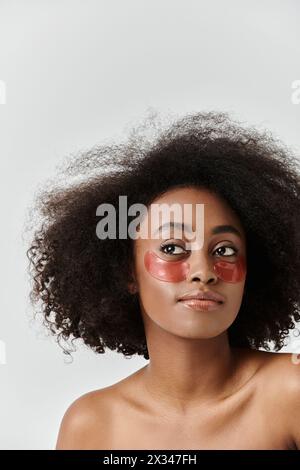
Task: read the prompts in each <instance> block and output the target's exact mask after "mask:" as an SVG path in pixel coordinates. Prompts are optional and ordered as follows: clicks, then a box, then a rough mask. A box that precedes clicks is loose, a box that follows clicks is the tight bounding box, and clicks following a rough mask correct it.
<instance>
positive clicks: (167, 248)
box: [160, 243, 186, 255]
mask: <svg viewBox="0 0 300 470" xmlns="http://www.w3.org/2000/svg"><path fill="white" fill-rule="evenodd" d="M177 248H178V249H179V252H178V251H177V252H176V249H177ZM160 251H162V252H163V253H164V254H165V255H182V254H184V253H186V250H185V249H184V248H182V246H180V245H177V244H176V243H168V244H166V245H162V246H161V247H160Z"/></svg>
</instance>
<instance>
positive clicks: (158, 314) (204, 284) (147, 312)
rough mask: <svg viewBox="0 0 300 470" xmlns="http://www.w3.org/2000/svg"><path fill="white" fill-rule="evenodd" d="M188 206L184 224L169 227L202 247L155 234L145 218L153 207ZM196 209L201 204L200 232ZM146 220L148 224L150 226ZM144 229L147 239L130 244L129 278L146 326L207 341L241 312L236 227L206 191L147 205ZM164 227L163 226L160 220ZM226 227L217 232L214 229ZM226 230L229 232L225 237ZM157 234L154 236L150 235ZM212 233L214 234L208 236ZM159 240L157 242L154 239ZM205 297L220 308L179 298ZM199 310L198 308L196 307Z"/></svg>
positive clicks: (240, 248) (241, 254)
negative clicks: (198, 238)
mask: <svg viewBox="0 0 300 470" xmlns="http://www.w3.org/2000/svg"><path fill="white" fill-rule="evenodd" d="M174 203H176V204H179V205H180V206H181V207H182V211H183V210H185V209H184V204H188V205H190V206H189V207H190V208H191V209H192V210H191V212H187V213H185V216H184V219H182V218H180V217H179V220H177V218H178V214H173V216H171V217H170V218H169V220H171V221H172V222H175V223H176V222H180V223H182V222H184V224H185V225H186V226H190V227H192V230H193V231H194V233H197V235H196V236H198V235H199V228H200V232H201V234H202V235H201V237H202V240H203V244H202V245H201V243H200V244H199V243H198V244H189V242H190V240H189V239H188V238H186V235H185V233H184V232H183V233H182V235H181V236H180V237H178V231H174V230H175V229H174V228H172V224H171V228H170V227H169V234H168V233H166V230H168V227H166V226H165V228H164V229H159V227H160V226H161V225H162V223H161V220H155V221H153V217H151V214H152V215H153V212H152V206H153V204H159V205H160V204H168V205H170V206H171V205H172V204H174ZM196 204H197V205H199V204H203V205H204V206H203V207H204V216H203V220H202V221H201V222H202V223H201V227H199V223H197V230H196V221H197V219H196ZM150 219H151V222H150ZM144 224H148V227H151V233H150V235H149V232H147V233H148V235H149V236H148V238H138V239H136V240H135V241H134V262H135V265H134V270H135V272H134V276H135V280H136V286H137V290H138V296H139V302H140V307H141V312H142V315H143V318H144V320H146V323H147V324H149V321H150V322H151V321H152V322H154V323H155V324H156V325H157V326H159V327H161V328H162V329H164V330H166V331H168V332H170V333H172V334H174V335H179V336H181V337H186V338H212V337H215V336H218V335H220V334H221V333H223V332H224V331H225V330H227V329H228V327H229V326H230V325H231V324H232V323H233V321H234V320H235V318H236V316H237V314H238V311H239V309H240V306H241V302H242V297H243V291H244V285H245V278H246V239H245V234H244V231H243V228H242V226H241V223H240V221H239V219H238V217H237V216H236V214H235V213H234V212H233V211H232V209H231V208H230V207H229V205H228V204H227V203H226V201H224V200H223V199H221V198H220V197H218V196H217V195H215V194H214V193H212V192H210V191H209V190H207V189H198V188H191V187H186V188H174V189H172V190H169V191H168V192H166V193H165V194H163V195H162V196H160V197H158V198H157V199H156V200H155V201H153V202H152V204H151V207H149V208H148V213H147V216H146V217H145V218H144V219H143V221H142V223H141V226H140V228H142V227H143V226H144ZM164 224H165V220H164ZM219 226H227V227H225V228H224V229H220V228H219V230H218V231H217V230H216V227H219ZM228 226H232V227H233V230H234V229H236V230H235V231H233V232H231V231H230V228H228ZM156 230H158V234H156V235H155V236H153V234H155V231H156ZM214 232H215V233H214ZM157 237H159V238H157ZM207 291H210V292H212V293H216V294H219V295H220V296H222V298H223V303H216V302H214V303H207V302H206V303H205V302H201V303H200V304H199V302H196V304H195V303H194V304H193V303H189V304H187V303H184V302H183V301H182V300H179V299H180V298H181V297H182V296H186V295H189V294H195V293H203V292H204V293H205V292H207ZM199 305H200V306H199Z"/></svg>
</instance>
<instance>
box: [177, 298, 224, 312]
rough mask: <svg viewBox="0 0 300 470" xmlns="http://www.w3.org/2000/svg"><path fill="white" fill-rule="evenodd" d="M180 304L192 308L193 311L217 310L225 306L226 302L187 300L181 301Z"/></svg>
mask: <svg viewBox="0 0 300 470" xmlns="http://www.w3.org/2000/svg"><path fill="white" fill-rule="evenodd" d="M179 302H180V303H181V304H182V305H183V306H184V307H187V308H191V309H193V310H216V309H218V308H220V306H221V305H223V303H224V302H221V301H215V300H208V299H186V300H179Z"/></svg>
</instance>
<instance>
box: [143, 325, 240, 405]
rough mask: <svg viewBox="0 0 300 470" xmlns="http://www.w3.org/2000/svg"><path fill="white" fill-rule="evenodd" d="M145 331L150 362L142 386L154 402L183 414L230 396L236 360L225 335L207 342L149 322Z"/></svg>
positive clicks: (145, 370) (145, 369)
mask: <svg viewBox="0 0 300 470" xmlns="http://www.w3.org/2000/svg"><path fill="white" fill-rule="evenodd" d="M149 326H150V325H149ZM146 332H147V333H146V337H147V347H148V351H149V358H150V362H149V364H148V365H147V366H146V367H145V368H144V384H145V387H146V389H147V391H148V392H149V393H150V394H151V396H152V397H153V398H154V399H156V400H158V401H159V402H160V403H162V404H163V405H164V406H166V407H170V408H172V409H174V410H176V411H179V412H186V411H188V410H190V409H192V408H193V406H194V405H199V403H207V402H213V401H218V400H221V399H222V398H224V397H225V396H226V395H228V394H229V390H230V388H232V382H233V375H234V374H233V373H234V371H235V369H236V360H235V356H234V353H233V349H232V348H231V347H230V346H229V343H228V336H227V333H226V332H224V333H223V334H221V335H219V336H217V337H215V338H208V339H203V338H201V339H198V338H197V339H194V338H183V337H179V336H176V335H173V334H171V333H169V332H167V331H165V330H163V329H162V328H160V327H159V326H158V325H156V324H154V323H152V322H151V327H148V328H146ZM230 384H231V385H230Z"/></svg>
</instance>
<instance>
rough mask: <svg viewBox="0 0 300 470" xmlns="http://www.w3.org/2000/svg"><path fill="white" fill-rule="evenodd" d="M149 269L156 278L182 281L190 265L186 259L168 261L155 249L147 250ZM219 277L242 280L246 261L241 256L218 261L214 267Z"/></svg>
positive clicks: (225, 279) (146, 259)
mask: <svg viewBox="0 0 300 470" xmlns="http://www.w3.org/2000/svg"><path fill="white" fill-rule="evenodd" d="M144 263H145V267H146V269H147V271H148V272H149V273H150V274H151V275H152V276H153V277H155V278H156V279H159V280H160V281H166V282H180V281H184V280H185V279H186V278H187V275H188V272H189V269H190V265H189V263H188V262H187V261H185V260H179V261H167V260H164V259H162V258H160V257H159V256H157V254H156V253H154V252H153V251H147V252H146V253H145V257H144ZM213 269H214V271H215V273H216V274H217V276H218V278H219V279H221V280H222V281H225V282H240V281H242V280H243V279H244V277H245V274H246V262H245V259H244V257H243V256H241V255H240V256H239V257H238V259H237V260H236V261H235V262H229V261H216V262H215V263H214V267H213Z"/></svg>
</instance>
